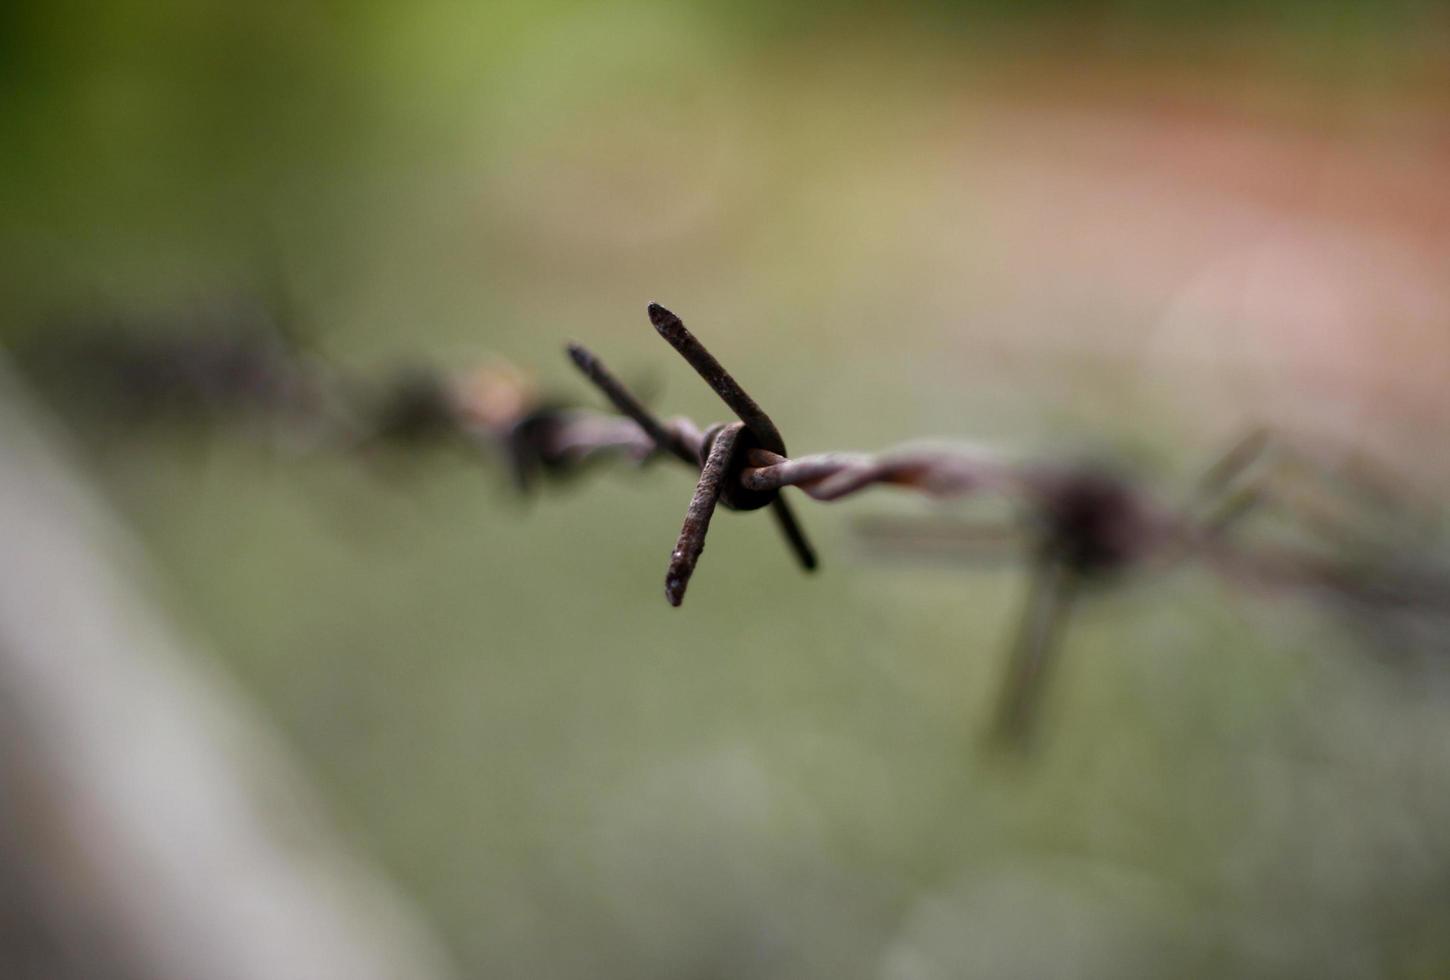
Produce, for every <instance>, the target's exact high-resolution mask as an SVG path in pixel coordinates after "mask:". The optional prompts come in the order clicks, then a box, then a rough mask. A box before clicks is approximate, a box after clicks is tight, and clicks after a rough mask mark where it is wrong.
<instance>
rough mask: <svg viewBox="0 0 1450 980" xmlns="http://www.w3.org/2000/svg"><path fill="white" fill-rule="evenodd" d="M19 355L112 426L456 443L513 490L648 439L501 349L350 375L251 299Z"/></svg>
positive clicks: (401, 445)
mask: <svg viewBox="0 0 1450 980" xmlns="http://www.w3.org/2000/svg"><path fill="white" fill-rule="evenodd" d="M19 360H20V365H21V367H22V368H23V369H24V370H25V372H26V373H27V374H28V375H29V376H30V377H32V378H33V379H34V380H35V381H36V382H37V384H38V386H39V387H41V388H42V390H43V391H45V392H46V393H48V394H49V396H50V398H51V401H52V402H54V403H56V404H57V405H60V406H64V407H66V408H68V409H73V410H76V411H82V412H84V411H86V410H87V409H89V410H91V413H92V415H94V416H98V417H99V418H100V419H101V421H102V422H103V424H105V425H106V426H108V427H109V429H110V430H111V431H110V432H109V433H108V435H111V436H115V435H117V434H118V433H119V434H124V433H125V431H126V430H129V429H133V428H139V427H142V426H146V425H170V426H172V427H176V428H198V427H199V428H201V429H202V430H203V431H204V432H213V431H230V430H236V429H240V430H242V431H244V432H247V433H249V434H251V435H253V436H260V437H261V439H262V440H263V441H264V442H265V443H266V444H267V445H269V446H271V447H274V448H279V449H283V450H285V451H286V452H288V453H289V454H293V455H299V454H300V455H306V454H316V453H325V452H342V453H353V454H357V455H360V456H363V457H366V458H367V459H369V460H371V461H374V462H377V463H380V464H381V463H395V462H397V461H398V460H400V459H409V460H415V459H416V458H417V457H418V456H419V455H420V454H421V453H424V452H428V451H432V450H454V451H460V452H462V453H463V454H465V455H467V456H470V457H472V458H481V459H484V460H488V461H492V462H494V463H495V464H499V465H501V466H502V467H503V468H504V469H505V470H506V471H507V472H508V474H509V476H510V478H511V480H512V482H513V483H514V485H515V486H516V488H517V489H518V490H519V491H520V492H527V491H529V490H532V489H534V488H535V487H536V486H537V484H538V482H539V481H540V479H541V478H550V479H563V478H566V477H568V476H571V475H573V474H574V473H576V472H577V471H579V470H580V469H582V468H584V467H585V466H586V465H587V464H589V463H591V462H593V461H595V460H597V459H599V458H601V457H606V456H614V455H619V456H624V457H626V458H628V459H632V460H634V461H642V460H644V459H645V458H647V457H649V456H650V455H652V454H653V453H654V451H655V446H654V444H653V443H652V442H651V441H650V439H649V438H647V437H646V436H645V435H644V434H642V433H641V432H640V430H639V428H638V427H637V426H636V425H634V424H631V423H629V422H628V421H626V420H623V419H618V418H614V417H610V416H601V415H598V414H597V413H589V412H579V411H574V410H571V409H570V408H568V407H567V405H565V404H564V403H563V402H561V401H559V400H555V399H547V398H545V397H543V396H542V395H541V394H540V393H539V391H538V390H537V388H536V386H535V385H534V383H533V380H532V378H530V377H529V376H528V375H527V374H526V373H525V372H523V371H521V370H520V369H518V368H517V367H515V366H514V365H512V364H509V363H508V362H507V361H504V360H502V359H497V358H495V359H491V360H485V361H483V362H482V363H479V364H477V365H474V366H472V367H469V368H465V369H461V370H452V371H445V370H442V369H439V368H436V367H432V366H427V365H405V366H400V367H394V368H392V369H391V370H389V371H386V372H383V373H381V374H379V375H378V376H369V377H359V376H355V375H354V374H352V373H349V372H345V371H343V370H341V369H339V368H337V367H336V366H334V365H331V364H329V363H328V362H327V361H326V360H325V359H324V358H322V357H321V356H320V355H318V354H317V353H316V352H314V351H311V350H309V349H304V347H303V345H302V344H301V343H300V342H299V341H298V339H297V337H296V335H295V331H294V332H287V331H283V330H282V329H280V327H279V326H277V323H276V318H275V317H272V316H270V315H268V314H266V313H265V312H259V311H251V312H249V313H247V314H246V315H235V316H233V317H231V318H229V319H227V320H225V321H220V322H212V321H210V320H207V319H205V318H202V319H199V320H198V321H197V322H196V323H194V324H192V325H190V326H189V327H187V326H182V327H178V326H176V325H174V324H162V325H161V326H160V327H158V328H153V329H151V330H143V329H138V328H137V327H135V326H127V327H116V326H112V327H101V326H88V325H84V324H80V325H58V326H57V327H56V328H55V329H53V330H50V331H46V332H44V333H42V334H40V335H38V336H37V337H36V338H34V339H32V341H31V342H30V343H29V344H27V345H26V346H25V347H24V348H23V349H22V350H21V351H20V352H19Z"/></svg>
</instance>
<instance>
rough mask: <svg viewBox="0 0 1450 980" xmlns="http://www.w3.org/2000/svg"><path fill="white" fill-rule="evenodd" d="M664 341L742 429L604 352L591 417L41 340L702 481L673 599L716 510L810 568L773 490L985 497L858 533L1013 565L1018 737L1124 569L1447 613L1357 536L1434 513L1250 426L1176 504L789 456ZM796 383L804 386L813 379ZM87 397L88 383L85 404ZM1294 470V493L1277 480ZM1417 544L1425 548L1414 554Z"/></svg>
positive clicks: (143, 348) (181, 378)
mask: <svg viewBox="0 0 1450 980" xmlns="http://www.w3.org/2000/svg"><path fill="white" fill-rule="evenodd" d="M648 312H649V318H650V321H651V323H652V325H653V326H654V328H655V330H656V331H657V332H658V334H659V335H660V336H661V337H662V338H663V339H664V340H665V341H666V342H667V343H668V344H669V345H670V346H671V347H672V348H673V349H674V350H675V351H676V352H677V353H678V354H679V355H680V356H681V357H682V358H683V359H684V360H685V361H686V362H687V363H688V364H689V365H690V366H691V367H692V368H693V369H694V370H695V371H696V373H697V374H699V376H700V377H701V378H702V380H704V382H705V383H706V384H707V385H708V386H709V387H710V388H711V390H713V391H714V392H715V394H716V395H717V396H719V398H720V399H721V401H722V402H723V403H724V404H725V405H726V407H727V408H728V409H729V410H730V411H731V413H733V415H734V416H735V418H734V419H733V420H731V421H728V422H716V423H712V424H709V425H705V426H701V425H699V424H697V423H696V422H695V421H693V420H691V419H689V418H685V417H672V418H668V419H662V418H660V417H658V416H657V415H656V414H655V413H654V412H653V411H651V409H649V408H648V407H647V406H646V404H645V402H644V400H643V399H641V398H640V397H639V396H638V395H636V394H635V393H634V392H633V391H631V390H630V388H629V387H628V386H627V385H625V384H624V383H623V382H622V381H621V380H620V379H619V378H618V377H617V376H616V375H615V374H614V373H613V372H612V371H611V370H610V369H609V368H608V367H607V366H606V365H605V363H604V361H603V360H602V359H601V358H600V357H599V356H598V355H596V354H595V353H594V352H592V351H591V350H589V349H588V348H586V347H584V346H583V345H581V344H578V343H571V344H569V345H568V346H567V353H568V355H569V357H570V359H571V360H572V362H573V363H574V365H575V366H576V367H577V368H578V369H579V371H580V372H581V373H582V374H583V375H584V376H585V377H586V378H587V379H588V380H589V381H590V382H591V383H592V384H593V385H594V386H595V387H596V388H597V389H598V390H599V392H600V393H602V394H603V396H604V397H605V398H606V399H607V400H608V402H609V403H610V406H611V407H612V408H613V410H614V411H613V412H600V411H596V410H591V409H587V408H579V407H574V406H570V405H565V404H563V403H560V402H555V401H550V400H546V399H543V398H541V397H540V396H539V394H538V392H537V391H535V390H534V389H533V387H532V385H531V384H530V383H529V382H528V380H527V378H526V376H525V375H524V374H523V373H522V372H520V371H519V370H518V369H516V368H514V367H512V366H511V365H508V364H506V363H504V362H495V363H490V364H485V365H483V366H482V367H478V368H475V369H471V370H468V371H462V372H456V373H444V372H439V371H434V370H428V369H424V368H416V367H415V368H410V369H404V370H400V371H397V372H395V373H394V374H392V375H391V376H390V377H387V378H385V379H383V380H382V381H371V382H363V381H359V380H358V379H356V378H353V377H351V376H345V375H343V374H342V373H341V372H338V371H336V370H335V369H333V368H331V367H329V366H328V365H326V364H325V362H324V361H323V360H322V359H321V358H319V357H317V356H315V355H312V354H305V353H303V352H302V351H300V350H299V349H298V346H297V345H296V344H295V342H288V340H287V338H286V337H285V336H283V337H281V338H279V337H275V336H269V335H267V334H264V333H252V334H247V335H238V336H222V337H212V338H204V337H203V338H198V337H189V338H188V337H185V336H183V337H179V338H176V337H172V338H160V339H152V340H150V341H144V342H137V341H135V340H130V341H126V340H122V339H120V338H117V337H114V336H106V337H104V338H103V339H101V340H100V342H99V344H98V345H97V344H96V343H95V338H92V341H91V342H90V343H91V344H92V347H91V348H87V345H86V343H84V342H83V343H79V344H72V345H71V347H70V348H69V349H67V348H66V346H65V345H61V346H59V347H58V348H56V349H54V350H52V351H51V352H50V353H51V354H52V355H53V356H52V358H51V360H52V361H53V362H54V361H55V360H57V358H58V360H59V362H60V364H61V366H65V365H67V364H71V363H73V362H76V361H77V360H81V361H84V362H85V363H86V364H87V369H88V370H89V371H90V372H91V373H92V377H91V379H90V382H89V384H91V386H92V387H93V388H95V389H96V390H97V391H101V392H103V393H104V392H109V397H110V398H112V399H115V400H118V401H119V402H120V403H122V404H123V405H124V407H125V410H126V411H128V412H132V413H135V414H137V415H140V416H147V417H149V416H154V415H170V416H177V415H180V416H183V417H184V416H188V415H189V416H191V417H193V418H201V419H204V420H213V421H218V422H225V421H230V420H231V419H233V418H236V417H246V418H253V419H263V420H265V421H266V422H269V423H271V424H273V425H280V426H281V427H282V429H283V434H284V435H286V436H288V437H289V440H290V441H292V442H293V443H294V448H300V449H302V450H303V451H307V452H323V451H341V452H348V453H358V454H364V455H365V454H368V453H369V452H372V451H376V450H387V449H389V448H391V449H398V448H404V449H407V448H415V447H420V446H425V445H434V446H445V445H446V446H453V447H456V448H460V449H462V450H464V451H465V452H467V453H470V454H473V455H478V456H482V457H485V458H488V459H492V460H497V461H499V462H501V463H502V464H503V466H504V467H505V468H506V470H507V471H508V472H509V473H510V475H511V477H512V482H513V483H514V485H515V486H516V487H517V488H518V490H520V491H524V492H526V491H529V490H530V489H532V488H533V487H535V486H536V485H537V484H538V482H539V481H540V480H541V479H563V478H567V477H570V476H573V475H576V474H578V473H580V472H581V471H583V470H585V469H588V468H589V467H591V466H592V465H594V464H595V463H598V462H601V461H605V460H610V459H614V460H621V461H624V462H626V463H629V464H633V465H639V466H644V465H648V464H652V463H654V462H656V461H664V460H672V461H674V462H676V463H679V464H683V465H684V466H686V467H687V468H689V469H690V470H692V471H694V472H696V473H697V474H698V478H697V483H696V486H695V490H694V493H693V494H692V496H691V498H690V500H689V502H688V505H687V507H686V509H685V514H684V518H683V521H682V525H681V530H680V533H679V536H678V538H677V540H676V542H675V546H674V548H673V549H672V551H671V554H670V559H669V562H668V566H667V568H666V573H665V596H666V599H667V600H668V602H669V603H670V604H671V605H675V606H678V605H680V604H681V603H682V602H683V600H684V597H685V593H686V590H687V588H688V586H689V583H690V581H691V578H692V576H693V574H694V571H695V569H696V567H697V565H698V563H699V561H700V560H701V557H702V554H703V551H704V546H705V541H706V537H707V534H708V532H709V530H710V527H711V522H712V518H713V516H714V513H715V511H716V509H718V508H719V507H722V506H723V507H725V508H726V509H729V510H735V511H753V510H769V511H770V512H771V515H772V517H773V519H774V522H775V524H776V526H777V528H778V530H779V532H780V533H781V536H782V539H783V541H784V543H785V545H786V547H787V549H788V551H789V552H790V553H791V554H792V555H793V556H794V558H795V560H796V562H797V563H798V564H799V565H800V566H801V567H802V569H804V570H805V571H812V570H814V569H816V568H817V566H818V564H819V563H818V559H817V556H816V553H815V550H814V549H813V547H812V546H811V544H810V542H809V540H808V538H807V535H806V533H805V530H804V528H803V526H802V524H801V522H800V521H799V520H798V518H797V517H796V515H795V511H794V508H793V507H792V506H791V504H790V502H789V500H788V498H787V497H786V496H785V493H786V491H799V492H800V493H801V494H803V495H804V496H805V497H807V498H809V499H810V500H813V501H817V502H823V503H830V502H835V501H840V500H845V499H848V498H852V497H855V496H858V495H861V494H863V493H866V492H867V491H871V490H873V489H875V488H878V487H894V488H898V489H902V490H906V491H910V492H914V493H917V494H919V495H922V496H925V497H929V498H936V499H964V498H979V497H992V498H997V499H1001V500H1005V501H1007V502H1009V503H1011V504H1013V505H1014V506H1015V509H1016V511H1017V516H1016V518H1015V519H1012V520H1008V521H1003V522H999V523H995V524H990V525H983V524H964V523H960V522H944V521H942V520H940V519H936V518H932V519H925V520H922V521H920V522H916V523H912V522H905V521H901V520H892V521H880V520H878V521H868V522H863V523H861V524H859V525H858V526H857V528H856V533H857V535H858V537H859V538H860V539H861V540H862V542H863V543H864V544H865V545H866V551H867V554H868V556H869V555H881V554H886V553H896V554H901V553H906V554H918V555H938V556H942V555H946V556H960V555H963V554H966V553H969V552H971V551H975V550H978V549H981V548H983V547H988V548H991V549H993V550H995V551H996V552H998V553H1001V552H1003V551H1013V552H1015V553H1017V554H1019V555H1021V556H1023V557H1025V559H1026V562H1027V565H1028V569H1029V576H1030V584H1029V589H1028V596H1027V600H1026V604H1025V608H1024V611H1023V613H1022V616H1021V619H1020V622H1019V626H1018V628H1017V632H1016V636H1015V638H1014V640H1013V642H1012V644H1011V647H1010V653H1009V657H1008V663H1007V667H1006V670H1005V675H1004V677H1005V679H1004V682H1003V687H1002V691H1001V695H1000V698H999V705H998V710H997V714H996V723H995V729H994V731H995V733H996V734H997V735H998V736H1000V737H1002V738H1003V739H1004V740H1006V741H1008V742H1010V743H1012V744H1019V745H1020V744H1024V743H1025V742H1026V741H1027V739H1028V738H1029V737H1030V735H1031V733H1032V731H1033V729H1034V725H1035V717H1036V715H1037V712H1038V705H1039V703H1040V700H1041V695H1042V692H1043V690H1044V687H1045V681H1046V678H1047V677H1048V676H1049V674H1050V670H1051V666H1052V661H1053V659H1054V657H1055V655H1056V653H1057V651H1058V649H1059V648H1060V646H1061V641H1062V635H1063V631H1064V628H1065V626H1066V622H1067V619H1068V615H1069V612H1070V610H1071V608H1072V607H1073V605H1074V603H1075V601H1076V599H1077V597H1078V596H1079V595H1080V594H1081V593H1082V592H1083V590H1084V588H1085V587H1088V586H1096V585H1099V584H1102V583H1108V582H1112V581H1114V580H1117V579H1120V578H1121V577H1122V576H1123V573H1125V572H1128V571H1130V570H1138V569H1144V568H1153V567H1161V566H1167V565H1174V564H1181V563H1184V562H1188V561H1195V562H1198V563H1200V564H1201V565H1202V566H1204V567H1206V568H1207V569H1209V570H1210V571H1212V572H1214V573H1215V574H1218V575H1221V576H1223V577H1225V578H1227V579H1229V580H1231V581H1234V582H1237V583H1241V584H1243V585H1245V586H1248V587H1250V588H1253V589H1256V590H1259V591H1263V592H1266V593H1268V594H1273V595H1280V594H1301V595H1307V596H1310V597H1312V598H1315V599H1319V600H1322V601H1328V602H1330V603H1333V604H1335V605H1337V606H1340V607H1348V608H1352V609H1354V610H1355V611H1356V612H1360V613H1366V614H1369V615H1371V616H1376V615H1379V616H1393V615H1397V614H1403V613H1409V614H1412V615H1427V616H1433V617H1443V616H1446V615H1450V574H1447V573H1446V572H1445V571H1444V570H1443V569H1441V568H1439V567H1437V566H1436V565H1435V563H1434V560H1433V556H1432V555H1431V551H1430V549H1428V548H1425V547H1417V546H1416V543H1414V542H1407V541H1406V539H1404V538H1403V537H1402V538H1400V539H1397V540H1396V541H1394V542H1393V544H1392V545H1385V544H1384V542H1382V541H1380V540H1379V538H1378V535H1377V533H1376V532H1375V531H1374V530H1372V529H1368V528H1366V527H1364V526H1362V525H1363V521H1362V520H1361V519H1360V518H1361V516H1362V515H1363V514H1364V513H1365V512H1366V511H1369V512H1371V513H1373V514H1377V515H1389V516H1391V517H1394V518H1396V519H1398V518H1403V517H1405V516H1406V515H1408V514H1418V515H1423V519H1422V520H1420V521H1419V522H1418V523H1419V524H1420V525H1428V524H1433V523H1434V521H1435V519H1436V518H1435V516H1434V514H1435V512H1436V507H1435V505H1434V503H1433V502H1432V501H1429V500H1426V499H1424V498H1423V496H1422V495H1419V494H1418V493H1416V492H1414V491H1413V490H1412V488H1411V487H1410V486H1409V485H1408V484H1407V483H1406V482H1405V481H1404V480H1403V479H1401V478H1399V477H1397V476H1396V475H1395V474H1393V473H1391V472H1389V471H1388V470H1386V469H1384V468H1383V467H1380V466H1378V465H1375V464H1372V463H1370V462H1368V461H1364V460H1361V461H1358V462H1356V463H1355V464H1354V465H1353V466H1351V467H1349V468H1348V470H1347V471H1346V472H1340V473H1338V474H1337V475H1335V476H1334V477H1333V478H1329V476H1328V474H1327V473H1326V468H1325V467H1322V466H1320V465H1318V463H1317V462H1316V460H1315V459H1314V455H1313V454H1312V453H1309V452H1306V451H1303V450H1301V449H1297V448H1296V447H1294V446H1293V445H1292V444H1290V443H1287V442H1285V441H1284V440H1278V439H1275V438H1274V437H1272V436H1271V435H1270V434H1269V433H1267V432H1265V431H1256V432H1253V433H1250V434H1249V435H1248V436H1247V437H1246V438H1244V439H1243V440H1241V441H1240V442H1239V443H1237V444H1236V445H1234V446H1233V447H1232V448H1231V449H1230V451H1229V452H1228V453H1226V454H1225V455H1224V456H1223V457H1222V458H1220V459H1219V460H1217V461H1215V462H1214V463H1213V465H1212V466H1210V467H1208V468H1206V470H1205V473H1204V475H1203V478H1202V479H1201V480H1200V481H1199V483H1198V484H1197V486H1196V487H1195V488H1194V490H1193V492H1192V493H1191V494H1190V495H1189V496H1188V498H1187V499H1186V500H1183V501H1177V502H1171V501H1167V500H1165V499H1163V498H1162V497H1161V496H1160V495H1158V494H1155V493H1154V492H1152V491H1151V490H1150V489H1149V488H1147V487H1146V486H1144V485H1143V483H1142V482H1141V481H1140V480H1138V479H1136V478H1133V477H1130V476H1128V475H1126V474H1124V473H1121V472H1119V471H1117V470H1114V469H1111V468H1109V467H1107V466H1104V465H1102V464H1101V463H1098V462H1090V461H1089V462H1085V461H1082V460H1070V459H1060V458H1053V457H1022V456H1018V455H1014V454H1011V453H1007V452H1003V451H1000V450H997V449H993V448H990V447H986V446H979V445H969V444H905V445H902V446H900V447H897V448H893V449H887V450H884V451H881V452H876V453H867V452H825V453H815V454H809V455H801V456H794V457H793V456H791V455H789V453H788V452H787V450H786V444H785V440H784V437H783V435H782V433H781V431H780V428H779V427H778V426H777V424H776V423H775V421H774V420H773V419H772V418H771V417H770V415H769V414H767V413H766V412H765V411H764V410H763V409H762V408H761V406H760V404H759V403H758V402H757V401H756V400H755V399H754V398H753V397H752V396H751V395H750V394H749V393H747V391H746V390H745V389H744V388H743V387H742V386H741V385H740V384H739V382H738V381H736V379H735V378H734V377H733V376H732V375H731V373H730V372H729V371H727V370H726V369H725V367H724V366H723V365H722V364H721V363H720V362H719V360H717V359H716V357H715V356H714V355H713V354H712V353H711V352H710V350H709V349H708V348H707V347H706V346H705V345H704V344H702V343H701V342H700V341H699V340H698V339H697V338H696V337H695V336H694V334H693V333H691V331H690V330H688V329H687V328H686V327H685V325H684V323H683V322H682V321H681V319H680V318H679V317H677V316H676V315H675V314H673V313H671V312H670V311H669V310H667V309H665V308H664V307H662V306H660V305H658V304H651V305H650V307H649V311H648ZM807 380H808V379H801V383H803V384H804V383H806V382H807ZM92 393H93V394H94V393H95V392H94V391H93V392H92ZM1286 470H1287V471H1290V472H1291V474H1292V475H1293V477H1294V479H1293V480H1291V481H1289V482H1288V483H1287V484H1286V482H1285V481H1284V480H1283V479H1282V476H1283V473H1284V471H1286ZM1262 510H1275V511H1277V512H1278V513H1279V515H1280V516H1281V517H1287V518H1288V519H1290V520H1292V521H1293V522H1294V523H1296V524H1297V525H1298V526H1299V527H1300V528H1302V529H1304V530H1305V531H1306V532H1307V534H1306V535H1305V537H1307V539H1308V540H1307V541H1304V540H1301V541H1296V542H1293V543H1287V542H1283V541H1261V540H1250V539H1249V538H1248V537H1247V536H1246V535H1244V534H1243V533H1242V526H1243V524H1244V523H1245V519H1246V518H1247V517H1248V516H1249V515H1250V514H1252V513H1254V512H1257V511H1262ZM1419 544H1420V545H1423V542H1419Z"/></svg>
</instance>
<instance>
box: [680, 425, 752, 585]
mask: <svg viewBox="0 0 1450 980" xmlns="http://www.w3.org/2000/svg"><path fill="white" fill-rule="evenodd" d="M743 428H744V426H743V425H742V424H741V423H739V422H732V423H731V424H729V425H727V426H725V427H724V428H722V429H721V430H720V432H719V434H718V435H716V436H715V441H714V442H713V443H712V444H711V446H710V452H709V455H707V456H706V457H705V465H704V466H703V467H701V469H700V482H699V483H697V484H695V495H694V496H693V497H691V498H690V507H689V509H688V510H687V511H685V523H684V525H683V526H682V527H681V528H680V537H679V539H678V540H677V541H676V542H675V550H674V552H673V553H672V554H671V555H670V567H669V570H668V571H666V572H665V598H666V599H668V600H669V602H670V605H672V606H678V605H679V604H680V603H681V602H684V601H685V589H686V588H687V587H688V586H689V584H690V576H691V575H693V574H694V572H695V564H696V563H697V562H698V561H699V560H700V553H701V552H702V551H704V550H705V534H706V532H708V531H709V530H710V518H711V517H712V516H714V514H715V505H716V504H717V503H719V501H720V485H721V482H722V481H723V480H724V478H725V471H726V468H727V467H728V466H729V465H730V457H731V456H732V455H733V454H734V452H735V443H736V440H738V439H739V438H740V432H741V430H742V429H743Z"/></svg>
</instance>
